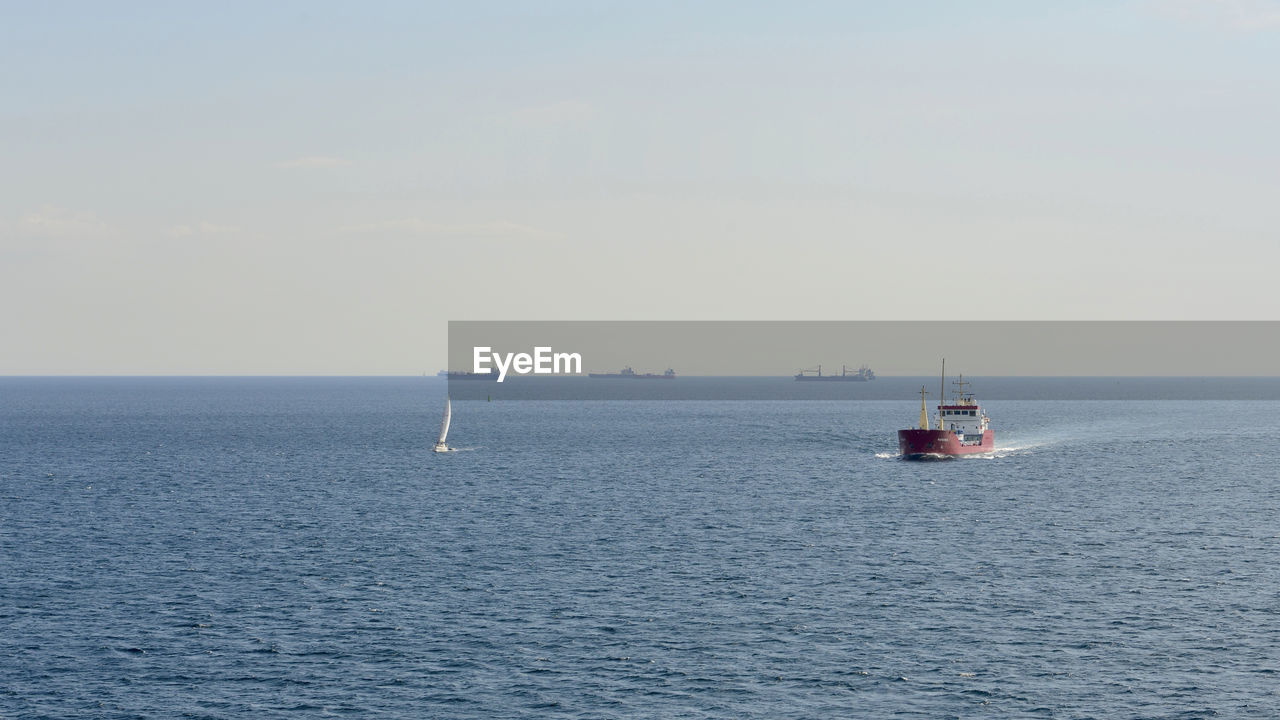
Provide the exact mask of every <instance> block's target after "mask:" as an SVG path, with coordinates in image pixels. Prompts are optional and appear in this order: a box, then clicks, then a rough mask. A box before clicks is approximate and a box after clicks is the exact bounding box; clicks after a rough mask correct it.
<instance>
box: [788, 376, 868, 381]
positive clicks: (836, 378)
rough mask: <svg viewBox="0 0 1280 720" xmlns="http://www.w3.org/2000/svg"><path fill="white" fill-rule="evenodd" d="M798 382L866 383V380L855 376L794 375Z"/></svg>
mask: <svg viewBox="0 0 1280 720" xmlns="http://www.w3.org/2000/svg"><path fill="white" fill-rule="evenodd" d="M796 380H799V381H800V382H866V381H867V378H864V377H859V376H857V375H821V376H819V375H796Z"/></svg>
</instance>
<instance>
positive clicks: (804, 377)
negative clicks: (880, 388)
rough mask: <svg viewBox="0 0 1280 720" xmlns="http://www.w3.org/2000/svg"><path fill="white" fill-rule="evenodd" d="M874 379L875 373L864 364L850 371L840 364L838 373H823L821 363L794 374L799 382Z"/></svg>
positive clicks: (863, 380) (862, 380)
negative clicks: (813, 367) (811, 368)
mask: <svg viewBox="0 0 1280 720" xmlns="http://www.w3.org/2000/svg"><path fill="white" fill-rule="evenodd" d="M875 379H876V374H875V373H874V372H872V370H871V368H869V367H867V366H866V365H863V366H862V367H860V368H858V369H857V370H852V371H851V370H849V368H848V367H845V366H844V365H841V366H840V374H839V375H823V374H822V366H821V365H819V366H818V367H817V368H815V369H813V370H801V371H800V372H799V373H797V374H796V380H799V381H801V382H867V381H869V380H875Z"/></svg>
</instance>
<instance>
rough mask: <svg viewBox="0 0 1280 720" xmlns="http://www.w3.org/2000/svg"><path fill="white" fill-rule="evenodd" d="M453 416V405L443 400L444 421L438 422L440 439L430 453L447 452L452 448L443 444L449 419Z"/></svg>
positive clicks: (447, 433)
mask: <svg viewBox="0 0 1280 720" xmlns="http://www.w3.org/2000/svg"><path fill="white" fill-rule="evenodd" d="M452 416H453V405H452V403H450V402H449V398H448V397H446V398H445V399H444V419H443V420H441V421H440V439H439V440H436V446H435V447H433V448H431V451H432V452H449V451H450V450H452V449H453V448H450V447H449V446H448V445H445V444H444V439H445V437H447V436H448V435H449V418H451V417H452Z"/></svg>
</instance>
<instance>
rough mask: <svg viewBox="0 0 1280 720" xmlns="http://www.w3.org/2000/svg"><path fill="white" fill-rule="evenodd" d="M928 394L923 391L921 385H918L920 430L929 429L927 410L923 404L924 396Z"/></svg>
mask: <svg viewBox="0 0 1280 720" xmlns="http://www.w3.org/2000/svg"><path fill="white" fill-rule="evenodd" d="M928 394H929V393H927V392H925V391H924V386H923V385H921V386H920V429H921V430H928V429H929V411H928V410H927V409H926V408H925V404H924V403H925V400H924V396H925V395H928Z"/></svg>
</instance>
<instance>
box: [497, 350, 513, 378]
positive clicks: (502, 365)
mask: <svg viewBox="0 0 1280 720" xmlns="http://www.w3.org/2000/svg"><path fill="white" fill-rule="evenodd" d="M512 355H513V353H507V361H506V362H502V353H494V354H493V363H494V364H495V365H497V366H498V382H502V379H503V378H505V377H506V376H507V368H509V367H511V357H512Z"/></svg>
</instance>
